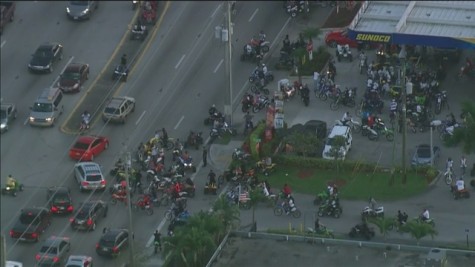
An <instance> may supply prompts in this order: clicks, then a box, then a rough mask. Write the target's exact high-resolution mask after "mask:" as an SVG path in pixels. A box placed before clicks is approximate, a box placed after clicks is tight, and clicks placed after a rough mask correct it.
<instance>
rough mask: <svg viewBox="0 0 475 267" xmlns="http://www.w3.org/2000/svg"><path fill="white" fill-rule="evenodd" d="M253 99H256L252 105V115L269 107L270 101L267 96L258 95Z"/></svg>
mask: <svg viewBox="0 0 475 267" xmlns="http://www.w3.org/2000/svg"><path fill="white" fill-rule="evenodd" d="M255 98H257V99H255V102H254V103H253V105H252V112H254V113H257V112H259V111H261V110H262V109H264V108H267V107H268V106H269V105H270V100H269V98H268V97H267V96H264V95H259V96H256V97H255Z"/></svg>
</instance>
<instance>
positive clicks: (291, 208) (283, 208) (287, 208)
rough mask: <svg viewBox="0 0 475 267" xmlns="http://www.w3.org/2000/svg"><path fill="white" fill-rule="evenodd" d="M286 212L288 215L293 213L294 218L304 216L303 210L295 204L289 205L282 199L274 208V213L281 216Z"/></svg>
mask: <svg viewBox="0 0 475 267" xmlns="http://www.w3.org/2000/svg"><path fill="white" fill-rule="evenodd" d="M284 212H285V213H286V214H287V215H291V216H292V217H294V218H300V216H302V212H300V210H299V209H298V208H297V207H295V205H293V204H292V205H289V204H287V203H286V202H285V201H282V203H281V204H278V205H277V206H276V207H275V208H274V215H275V216H281V215H282V214H283V213H284Z"/></svg>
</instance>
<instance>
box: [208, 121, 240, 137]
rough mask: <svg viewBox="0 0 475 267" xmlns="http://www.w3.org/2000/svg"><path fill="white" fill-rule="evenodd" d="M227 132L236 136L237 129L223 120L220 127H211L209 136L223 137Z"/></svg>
mask: <svg viewBox="0 0 475 267" xmlns="http://www.w3.org/2000/svg"><path fill="white" fill-rule="evenodd" d="M225 134H230V135H231V136H236V134H237V131H236V129H234V128H232V127H231V126H230V125H229V124H228V123H227V122H223V123H222V125H220V126H219V127H218V128H213V129H211V131H210V133H209V136H210V137H211V138H217V137H222V136H223V135H225Z"/></svg>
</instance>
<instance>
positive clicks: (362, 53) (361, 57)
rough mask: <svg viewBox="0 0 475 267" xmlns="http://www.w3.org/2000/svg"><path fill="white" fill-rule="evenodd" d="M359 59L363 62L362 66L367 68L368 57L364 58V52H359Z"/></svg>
mask: <svg viewBox="0 0 475 267" xmlns="http://www.w3.org/2000/svg"><path fill="white" fill-rule="evenodd" d="M359 58H360V60H362V61H363V66H368V57H367V56H366V54H365V53H364V51H361V53H360V55H359Z"/></svg>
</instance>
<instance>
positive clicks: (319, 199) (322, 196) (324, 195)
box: [313, 190, 330, 206]
mask: <svg viewBox="0 0 475 267" xmlns="http://www.w3.org/2000/svg"><path fill="white" fill-rule="evenodd" d="M329 199H330V194H329V193H328V190H324V191H322V192H320V193H318V194H317V195H316V196H315V199H314V200H313V205H315V206H320V205H321V204H322V203H324V202H326V201H328V200H329Z"/></svg>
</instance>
